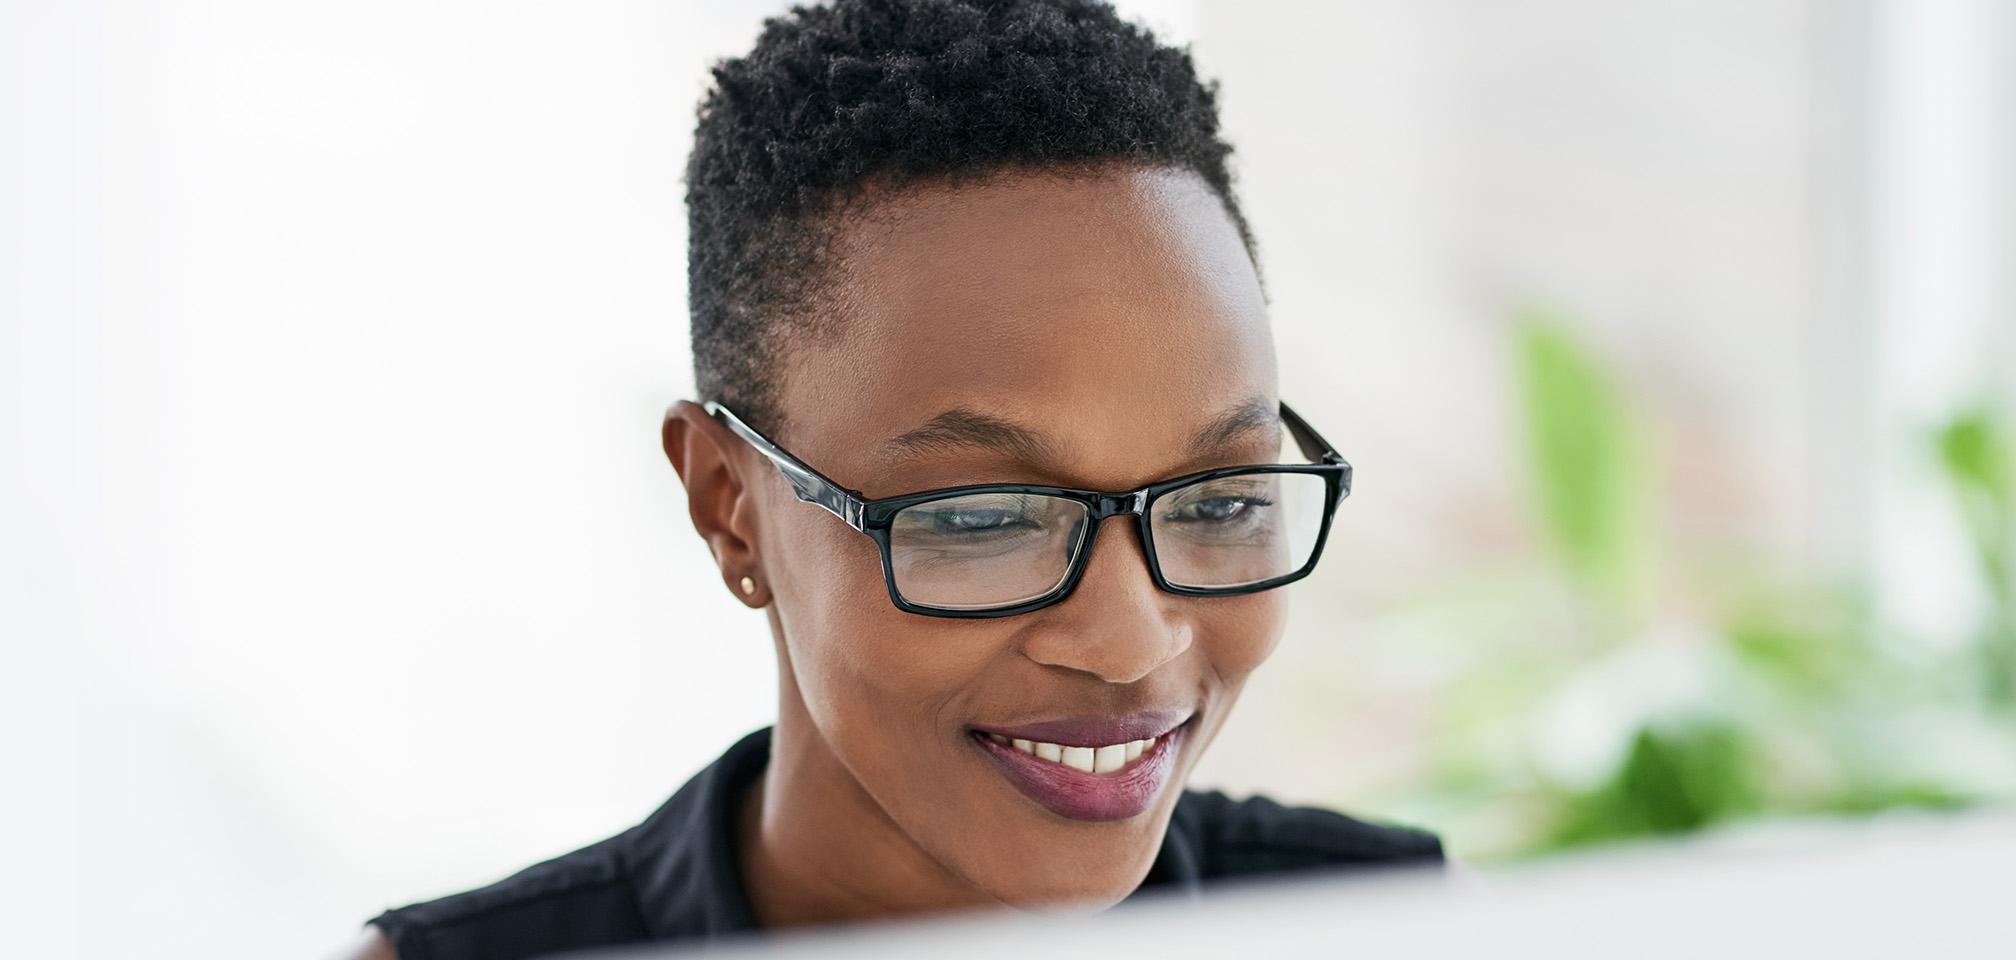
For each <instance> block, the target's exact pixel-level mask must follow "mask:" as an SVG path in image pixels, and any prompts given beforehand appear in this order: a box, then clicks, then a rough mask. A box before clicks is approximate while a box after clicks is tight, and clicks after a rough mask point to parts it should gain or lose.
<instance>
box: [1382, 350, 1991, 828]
mask: <svg viewBox="0 0 2016 960" xmlns="http://www.w3.org/2000/svg"><path fill="white" fill-rule="evenodd" d="M1517 330H1518V334H1517V337H1518V342H1517V349H1516V356H1517V358H1518V371H1517V373H1518V377H1517V382H1518V390H1519V393H1520V396H1521V398H1522V400H1523V406H1522V411H1523V415H1524V419H1525V433H1526V437H1527V440H1528V447H1527V455H1528V459H1529V467H1530V470H1529V476H1530V478H1531V481H1532V484H1533V498H1534V504H1535V514H1536V518H1537V520H1538V526H1539V528H1540V530H1541V531H1542V532H1543V536H1544V538H1545V539H1546V541H1547V542H1548V552H1549V553H1550V554H1551V556H1552V557H1554V558H1555V564H1554V566H1555V568H1556V569H1558V570H1559V571H1560V573H1561V575H1562V576H1563V577H1564V579H1565V580H1566V581H1567V583H1568V584H1569V586H1570V589H1569V590H1568V591H1567V592H1566V600H1565V603H1566V606H1567V607H1568V608H1569V609H1568V611H1567V613H1566V615H1565V616H1560V617H1550V615H1549V614H1548V612H1547V611H1546V610H1545V609H1544V608H1545V607H1546V606H1547V604H1546V603H1545V602H1544V601H1540V600H1525V601H1523V602H1525V603H1526V604H1527V605H1528V606H1530V607H1533V608H1536V609H1539V612H1533V611H1508V610H1507V609H1505V608H1504V607H1503V605H1502V604H1503V601H1498V602H1499V603H1500V604H1501V606H1500V607H1499V608H1496V609H1493V610H1491V611H1488V612H1485V613H1481V614H1479V615H1477V616H1474V617H1471V618H1467V620H1466V622H1472V623H1475V624H1477V625H1480V626H1486V625H1488V626H1489V627H1490V628H1491V629H1487V630H1484V631H1481V633H1482V634H1483V635H1485V636H1487V637H1488V636H1490V635H1491V634H1515V633H1516V632H1517V628H1515V627H1512V626H1510V625H1511V624H1520V623H1525V624H1529V625H1534V624H1537V625H1538V626H1537V629H1542V630H1545V629H1548V628H1550V627H1555V626H1559V627H1561V628H1563V629H1565V630H1566V631H1568V632H1575V633H1579V634H1580V636H1579V637H1577V638H1573V639H1571V640H1568V641H1565V642H1563V641H1561V640H1559V638H1553V637H1548V638H1546V640H1548V641H1553V642H1549V643H1529V642H1528V640H1529V639H1531V638H1530V637H1527V636H1517V635H1513V636H1509V637H1504V638H1502V639H1500V640H1499V641H1498V642H1496V643H1491V642H1486V643H1481V644H1479V646H1478V649H1477V655H1476V656H1474V657H1472V658H1469V659H1468V661H1467V662H1468V663H1469V664H1470V665H1469V666H1468V668H1467V669H1466V675H1464V676H1461V677H1459V678H1457V679H1456V680H1455V682H1454V683H1453V684H1452V685H1451V688H1450V690H1449V695H1448V696H1447V697H1446V698H1445V700H1444V703H1443V708H1442V717H1443V722H1442V723H1441V724H1440V725H1439V727H1438V730H1437V734H1438V739H1437V740H1436V742H1435V749H1436V750H1437V755H1436V759H1435V763H1434V777H1433V783H1432V785H1431V786H1430V788H1429V791H1428V792H1429V794H1430V795H1429V796H1424V797H1421V798H1419V799H1418V802H1417V803H1416V807H1417V810H1418V811H1419V813H1420V815H1422V816H1424V817H1428V818H1433V819H1434V820H1435V821H1436V822H1439V823H1445V824H1453V827H1445V830H1450V832H1452V833H1456V834H1458V835H1459V844H1458V845H1459V852H1461V853H1463V855H1465V856H1468V857H1471V858H1473V859H1480V860H1487V861H1488V860H1492V859H1510V858H1517V857H1525V856H1531V855H1534V854H1539V853H1544V852H1549V851H1553V850H1559V849H1562V848H1566V847H1573V846H1578V845H1584V844H1592V843H1601V842H1614V841H1619V840H1626V839H1631V838H1639V837H1652V836H1664V835H1673V834H1681V833H1686V832H1690V831H1694V830H1699V829H1702V828H1705V827H1709V826H1712V825H1716V824H1720V823H1725V822H1729V821H1734V820H1740V819H1744V818H1753V817H1771V816H1786V815H1791V816H1798V815H1843V814H1863V813H1869V812H1874V811H1878V810H1885V809H1890V808H1895V807H1929V808H1950V807H1955V806H1962V805H1966V804H1969V803H1973V802H1976V801H1978V800H1981V799H1986V798H1989V797H1997V796H2004V795H2008V794H2011V793H2016V786H2012V784H2016V773H2012V772H2011V771H2016V760H2011V759H2010V758H2016V731H2012V727H2016V724H2012V723H2007V722H2000V721H1998V720H1997V719H1996V717H1995V715H1994V711H1995V710H1996V709H1997V708H1998V707H2000V708H2005V709H2006V708H2007V707H2008V706H2009V705H2010V704H2011V703H2012V701H2016V608H2012V594H2016V590H2012V583H2011V576H2012V574H2016V457H2012V447H2011V438H2010V433H2009V431H2008V429H2007V426H2006V424H2005V423H2004V422H2003V421H2002V420H2000V419H1998V418H1997V416H1996V415H1995V414H1994V413H1993V408H1992V407H1990V406H1988V405H1983V406H1981V407H1979V408H1976V409H1972V410H1968V411H1964V412H1963V413H1961V414H1960V415H1959V416H1957V417H1956V418H1955V419H1954V420H1952V421H1951V422H1950V423H1948V424H1946V425H1944V426H1943V427H1942V428H1941V429H1940V430H1939V431H1938V432H1937V437H1936V440H1937V444H1936V446H1937V450H1938V452H1939V459H1940V462H1941V463H1942V464H1943V467H1944V472H1945V474H1946V476H1947V477H1948V478H1949V481H1950V484H1951V486H1952V487H1953V488H1954V490H1955V491H1956V492H1957V494H1958V496H1959V501H1960V503H1961V507H1962V510H1963V512H1964V514H1965V516H1966V518H1967V524H1968V529H1969V531H1970V534H1971V537H1972V540H1973V543H1974V546H1975V549H1976V552H1977V554H1978V559H1979V566H1980V568H1981V570H1982V572H1983V575H1984V576H1985V577H1986V578H1987V580H1988V582H1989V584H1990V588H1989V589H1990V594H1991V597H1992V600H1993V603H1992V607H1993V611H1992V613H1991V615H1990V617H1989V622H1988V623H1987V624H1986V625H1984V627H1983V638H1982V640H1981V642H1980V644H1979V645H1978V647H1974V648H1970V650H1977V649H1978V651H1979V652H1980V654H1981V657H1980V658H1978V659H1973V658H1971V653H1970V659H1968V660H1967V662H1966V663H1965V664H1964V665H1956V664H1952V663H1947V662H1943V661H1941V660H1940V659H1939V658H1938V657H1936V656H1932V655H1929V654H1926V653H1924V652H1923V651H1922V650H1917V649H1914V648H1913V646H1912V645H1911V644H1909V643H1898V642H1888V641H1890V640H1894V639H1896V638H1886V637H1885V636H1884V635H1883V634H1882V632H1881V630H1882V627H1881V625H1880V624H1879V623H1878V620H1877V617H1876V615H1875V614H1874V612H1873V609H1872V608H1873V603H1872V601H1871V599H1870V596H1869V591H1868V590H1867V589H1866V588H1864V587H1862V586H1859V585H1856V584H1852V583H1851V584H1840V583H1824V582H1784V581H1783V580H1782V579H1781V578H1779V577H1775V576H1773V575H1771V574H1770V573H1769V572H1767V569H1766V567H1765V565H1764V564H1762V563H1761V562H1758V561H1757V560H1756V559H1755V558H1750V557H1746V556H1743V555H1742V554H1741V552H1740V551H1739V552H1738V553H1736V554H1734V555H1732V554H1729V553H1726V552H1724V553H1718V554H1712V555H1705V556H1703V555H1679V556H1667V555H1665V552H1664V551H1663V550H1662V546H1663V544H1662V536H1661V534H1662V530H1661V529H1660V526H1659V524H1658V523H1657V522H1656V521H1657V519H1658V517H1657V513H1656V507H1657V506H1658V505H1659V504H1660V503H1661V490H1660V488H1659V472H1658V470H1657V469H1655V461H1654V457H1653V451H1654V449H1655V447H1654V443H1653V436H1652V434H1651V431H1650V430H1648V428H1647V426H1646V425H1645V424H1644V423H1643V422H1642V421H1641V420H1640V419H1639V417H1638V416H1637V415H1636V414H1635V413H1634V411H1633V410H1632V409H1631V406H1630V404H1629V402H1628V398H1627V396H1626V395H1625V393H1624V391H1623V390H1621V389H1620V388H1619V387H1618V386H1617V384H1616V382H1615V381H1614V380H1613V379H1612V378H1611V377H1609V376H1607V375H1606V374H1605V373H1604V371H1603V370H1602V368H1601V365H1600V364H1599V363H1597V362H1596V360H1595V359H1594V358H1593V356H1592V355H1591V354H1590V353H1589V352H1587V351H1586V350H1585V349H1583V348H1582V346H1581V345H1580V344H1578V343H1577V342H1576V341H1575V340H1574V338H1573V337H1571V336H1570V335H1569V333H1568V332H1567V330H1566V328H1565V327H1564V326H1563V325H1562V324H1561V323H1560V322H1559V321H1558V320H1556V319H1555V318H1553V317H1550V316H1546V315H1543V314H1529V315H1527V316H1524V317H1522V318H1521V320H1520V323H1519V325H1518V328H1517ZM1513 576H1519V574H1513ZM1533 586H1534V585H1533V584H1525V585H1523V586H1515V587H1514V588H1512V589H1510V590H1506V591H1499V592H1492V591H1485V594H1486V595H1490V596H1497V595H1498V594H1499V593H1511V594H1515V595H1517V596H1519V597H1543V598H1544V597H1546V596H1549V593H1548V592H1547V591H1544V590H1535V589H1533ZM1676 594H1677V595H1681V596H1684V597H1686V598H1687V602H1671V601H1670V596H1669V595H1676ZM1508 612H1509V613H1514V614H1515V615H1512V616H1508V615H1507V614H1508ZM1459 619H1462V618H1459ZM1528 629H1536V627H1534V626H1529V627H1528ZM1984 668H1985V669H1984ZM1982 676H1985V677H1986V678H1987V681H1986V683H1985V684H1983V683H1971V681H1973V680H1974V679H1976V678H1978V677H1982ZM1956 678H1957V679H1956ZM1970 686H1971V693H1972V695H1971V696H1956V692H1959V691H1964V690H1969V688H1970ZM1956 688H1957V689H1956ZM1508 757H1509V759H1508ZM1998 763H1999V764H2000V765H1999V766H1998ZM1507 809H1511V810H1513V811H1515V812H1514V813H1513V814H1510V815H1508V814H1507V813H1506V812H1505V811H1506V810H1507ZM1473 826H1474V827H1475V828H1476V829H1475V830H1474V831H1470V830H1468V829H1467V828H1468V827H1473ZM1466 832H1468V833H1471V834H1472V836H1470V837H1469V838H1467V839H1468V840H1469V841H1470V842H1461V841H1463V840H1464V839H1466V838H1464V837H1463V836H1461V835H1462V834H1464V833H1466Z"/></svg>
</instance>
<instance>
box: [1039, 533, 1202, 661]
mask: <svg viewBox="0 0 2016 960" xmlns="http://www.w3.org/2000/svg"><path fill="white" fill-rule="evenodd" d="M1099 522H1100V523H1101V524H1103V525H1105V526H1104V527H1103V528H1102V529H1101V530H1100V531H1099V535H1098V536H1097V537H1094V538H1093V544H1092V554H1091V556H1089V557H1088V558H1086V561H1085V573H1084V576H1083V577H1082V578H1081V579H1080V580H1079V581H1078V586H1077V587H1076V588H1075V589H1074V590H1072V592H1071V595H1070V596H1069V597H1066V598H1064V600H1063V602H1061V603H1057V604H1054V605H1052V606H1050V607H1047V608H1045V609H1044V610H1042V611H1040V612H1039V614H1038V616H1039V617H1040V619H1039V620H1038V621H1036V622H1035V623H1034V624H1032V629H1031V630H1030V631H1029V632H1028V633H1027V634H1026V635H1025V636H1024V639H1023V645H1022V651H1023V654H1024V655H1025V656H1027V657H1028V658H1029V659H1031V660H1034V661H1036V662H1037V663H1041V664H1045V665H1047V666H1053V667H1063V668H1065V669H1069V670H1076V671H1079V672H1082V673H1089V674H1093V675H1095V676H1097V677H1099V678H1100V679H1102V680H1105V681H1107V682H1109V683H1132V682H1134V681H1136V680H1139V679H1141V678H1143V677H1146V676H1148V675H1149V674H1151V673H1153V672H1155V670H1156V668H1158V667H1160V666H1162V665H1163V664H1165V663H1168V662H1169V661H1171V660H1174V659H1176V658H1177V657H1180V656H1182V655H1183V653H1184V651H1186V650H1188V649H1190V643H1191V638H1192V632H1193V630H1192V627H1191V624H1190V622H1189V620H1188V619H1186V618H1185V617H1183V616H1181V615H1180V611H1179V610H1178V609H1177V607H1178V606H1179V604H1180V602H1181V601H1182V600H1183V599H1184V598H1182V597H1179V596H1177V595H1175V594H1172V593H1165V592H1163V591H1162V590H1160V589H1157V588H1156V586H1155V582H1154V581H1153V580H1152V579H1150V578H1149V576H1148V561H1147V554H1146V553H1145V552H1144V551H1143V549H1142V546H1141V535H1140V532H1139V531H1138V530H1137V529H1136V528H1135V526H1134V521H1133V518H1132V517H1128V516H1124V515H1123V516H1115V517H1108V518H1106V519H1105V520H1101V521H1099ZM1172 601H1175V602H1172Z"/></svg>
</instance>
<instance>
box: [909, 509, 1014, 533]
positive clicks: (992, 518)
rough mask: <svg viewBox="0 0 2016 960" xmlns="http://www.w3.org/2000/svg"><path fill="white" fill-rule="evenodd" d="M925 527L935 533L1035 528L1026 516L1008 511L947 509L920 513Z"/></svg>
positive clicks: (920, 518)
mask: <svg viewBox="0 0 2016 960" xmlns="http://www.w3.org/2000/svg"><path fill="white" fill-rule="evenodd" d="M920 512H921V514H922V516H919V517H918V518H917V519H919V520H922V521H923V522H924V525H925V526H926V527H927V528H929V529H930V530H931V532H933V533H950V534H958V533H985V532H990V531H996V530H1012V529H1018V528H1029V527H1034V526H1036V524H1034V523H1031V522H1030V521H1029V518H1028V516H1027V515H1026V514H1024V513H1023V512H1022V511H1020V510H1008V509H999V508H995V509H983V508H964V509H945V510H925V511H920Z"/></svg>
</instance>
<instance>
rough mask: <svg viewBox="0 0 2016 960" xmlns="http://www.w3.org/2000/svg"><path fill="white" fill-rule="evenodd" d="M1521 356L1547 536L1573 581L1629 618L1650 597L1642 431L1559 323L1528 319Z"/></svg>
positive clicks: (1648, 501) (1649, 539) (1531, 455)
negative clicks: (1585, 587)
mask: <svg viewBox="0 0 2016 960" xmlns="http://www.w3.org/2000/svg"><path fill="white" fill-rule="evenodd" d="M1520 354H1521V364H1520V366H1521V387H1522V391H1523V394H1524V401H1525V410H1524V412H1525V418H1526V427H1527V429H1526V433H1527V438H1528V441H1529V443H1530V450H1529V460H1530V462H1531V464H1532V469H1533V475H1534V483H1535V487H1536V491H1537V494H1538V497H1539V501H1540V512H1541V515H1542V517H1543V518H1544V519H1545V521H1546V525H1547V529H1548V531H1549V534H1550V536H1551V538H1552V540H1553V541H1554V544H1555V546H1556V547H1557V549H1558V552H1559V554H1560V556H1561V559H1562V561H1563V563H1564V564H1565V566H1566V567H1567V568H1568V570H1569V571H1570V572H1571V573H1572V574H1574V575H1575V576H1576V578H1577V579H1578V580H1580V581H1581V582H1582V583H1584V584H1585V585H1587V586H1588V587H1589V588H1590V589H1591V590H1592V591H1593V592H1594V593H1595V594H1596V596H1597V597H1598V599H1599V600H1601V601H1602V602H1603V603H1604V604H1605V605H1607V606H1608V607H1609V608H1610V610H1611V611H1612V612H1613V613H1615V614H1618V615H1620V616H1622V617H1625V618H1631V617H1634V616H1635V614H1636V613H1637V612H1638V611H1639V610H1641V609H1642V608H1643V605H1644V601H1645V599H1646V596H1647V594H1649V592H1650V582H1651V576H1652V574H1651V566H1652V557H1653V543H1652V536H1651V523H1650V512H1651V511H1650V505H1651V503H1652V502H1653V500H1654V497H1653V493H1652V490H1651V489H1650V486H1651V485H1650V480H1649V476H1648V471H1647V469H1646V465H1645V455H1644V449H1645V443H1644V441H1643V438H1642V437H1641V435H1640V434H1641V431H1640V428H1639V427H1638V425H1637V424H1636V423H1635V422H1634V420H1633V418H1632V416H1631V413H1630V411H1629V409H1628V408H1627V405H1626V403H1625V401H1624V397H1623V395H1622V394H1621V393H1620V392H1619V391H1618V390H1617V389H1616V387H1615V386H1613V385H1612V384H1611V382H1610V381H1609V379H1608V378H1607V377H1605V376H1604V375H1603V372H1602V371H1601V370H1600V369H1599V368H1598V366H1597V364H1596V362H1595V361H1594V360H1593V359H1592V358H1591V357H1590V356H1589V355H1588V354H1587V353H1586V352H1584V351H1583V349H1582V348H1581V346H1580V345H1579V344H1577V343H1576V342H1575V341H1574V340H1573V339H1572V338H1570V337H1569V335H1568V334H1567V333H1566V332H1565V331H1564V330H1563V329H1562V328H1561V326H1560V325H1559V324H1558V323H1555V322H1553V321H1551V320H1548V319H1546V318H1542V317H1538V316H1529V317H1528V318H1526V320H1525V321H1524V322H1523V324H1522V329H1521V336H1520Z"/></svg>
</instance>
